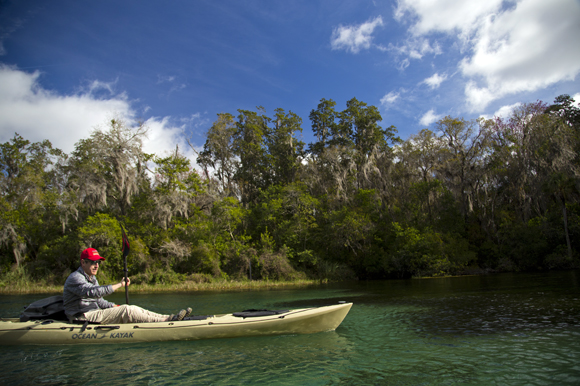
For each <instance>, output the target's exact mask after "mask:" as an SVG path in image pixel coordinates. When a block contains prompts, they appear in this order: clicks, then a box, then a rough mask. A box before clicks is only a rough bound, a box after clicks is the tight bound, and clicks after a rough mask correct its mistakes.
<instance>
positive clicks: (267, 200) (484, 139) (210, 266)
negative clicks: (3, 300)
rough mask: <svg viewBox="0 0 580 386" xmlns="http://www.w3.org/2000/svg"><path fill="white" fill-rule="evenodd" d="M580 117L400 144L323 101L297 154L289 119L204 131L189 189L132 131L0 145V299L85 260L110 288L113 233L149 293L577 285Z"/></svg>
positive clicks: (117, 124) (565, 111)
mask: <svg viewBox="0 0 580 386" xmlns="http://www.w3.org/2000/svg"><path fill="white" fill-rule="evenodd" d="M578 111H580V110H579V109H578V108H577V107H576V105H575V104H574V101H573V100H572V98H570V97H569V96H566V95H563V96H560V97H558V98H556V101H555V102H554V104H553V105H551V106H547V105H546V104H543V103H542V102H537V103H531V104H522V105H520V106H519V107H518V108H516V109H515V110H514V112H513V113H512V114H511V115H510V116H509V117H508V118H505V119H503V118H494V119H490V120H485V119H479V120H477V121H466V120H464V119H463V118H459V117H450V116H448V117H445V118H443V119H441V120H440V121H438V122H436V130H435V131H430V130H428V129H424V130H421V131H420V132H419V133H418V134H417V135H412V136H411V137H410V138H409V139H408V140H406V141H404V142H401V141H400V139H399V138H397V137H396V135H395V133H396V130H395V128H394V127H393V126H389V127H381V126H380V125H379V123H380V122H381V121H382V117H381V114H380V112H379V110H378V109H377V108H376V107H375V106H369V105H367V104H366V103H364V102H362V101H359V100H357V99H356V98H352V99H350V100H348V101H347V102H346V107H345V109H344V110H342V111H338V110H337V109H336V102H334V101H333V100H331V99H322V100H321V101H320V103H319V104H318V106H317V108H316V109H314V110H312V111H311V113H310V116H309V118H310V121H311V124H312V131H313V133H314V135H315V137H316V139H315V141H314V142H313V143H310V144H309V145H308V147H307V149H306V150H305V147H304V144H303V143H302V142H301V141H300V140H299V136H300V133H301V132H302V120H301V118H300V117H298V116H297V115H296V114H294V113H292V112H291V111H286V110H284V109H281V108H279V109H276V110H275V111H274V115H273V116H267V115H266V112H265V111H264V109H263V108H261V107H258V108H257V111H250V110H241V109H240V110H238V115H237V117H234V116H233V115H232V114H229V113H222V114H218V117H217V120H216V122H214V123H213V124H212V126H211V128H210V129H209V130H208V133H207V140H206V143H205V145H204V148H203V150H202V151H201V152H200V153H199V157H198V159H197V165H200V166H201V167H202V172H201V173H198V172H197V171H196V170H194V168H193V165H194V163H193V162H192V160H190V159H188V158H186V157H185V156H184V155H183V154H181V153H180V152H179V148H177V147H176V149H175V152H174V153H172V154H169V155H164V156H158V155H155V154H146V153H144V152H143V150H142V141H143V138H144V136H145V134H146V132H147V128H146V127H145V126H144V125H142V124H139V125H136V126H135V127H131V126H129V125H128V124H126V123H124V122H122V121H120V120H117V119H114V120H111V121H109V122H107V124H106V125H105V126H104V127H103V128H99V129H96V130H95V131H94V132H93V133H92V134H91V135H90V137H89V138H86V139H82V140H80V141H79V142H78V143H77V144H76V146H75V150H74V151H73V152H72V153H71V154H70V155H67V154H64V153H63V152H62V151H60V150H58V149H54V148H52V145H51V144H50V142H49V141H43V142H38V143H32V142H30V141H28V140H26V139H25V138H22V137H21V136H20V135H18V134H15V135H14V137H13V138H12V139H11V140H9V141H8V142H6V143H3V144H0V283H3V284H2V285H11V284H10V283H20V284H19V285H25V284H24V283H27V282H29V281H30V280H36V281H40V280H44V282H45V283H54V284H59V283H62V282H63V281H64V279H65V278H66V276H67V275H68V274H69V273H70V272H71V271H72V270H74V269H76V267H77V266H78V259H79V254H80V252H81V251H82V250H83V249H84V248H86V247H89V246H90V247H95V248H97V249H98V250H99V252H100V253H101V254H102V255H103V256H105V257H106V259H107V260H106V263H105V264H103V266H102V267H101V273H100V275H101V278H100V281H101V282H103V283H106V282H108V281H112V280H118V279H119V278H120V277H121V276H122V274H123V261H122V255H121V246H120V240H121V231H120V228H119V224H118V222H117V220H116V219H117V218H120V219H122V221H123V223H124V224H125V225H126V228H127V232H128V236H129V241H130V243H131V253H130V254H129V257H128V265H129V267H128V268H129V273H130V275H131V276H132V277H133V279H134V280H133V281H134V282H135V283H144V284H155V283H159V284H171V283H173V284H175V283H178V282H182V281H192V282H198V283H200V282H207V281H211V280H226V279H227V280H230V279H234V280H249V279H250V278H251V279H253V280H295V279H299V278H303V277H305V276H309V277H311V278H317V279H321V280H324V279H333V280H342V279H350V278H354V277H356V278H359V279H380V278H386V277H413V276H420V277H424V276H439V275H448V274H461V273H463V272H466V271H467V270H469V271H477V269H481V270H485V271H494V270H495V271H502V270H510V271H511V270H537V269H569V268H575V267H578V266H580V260H579V251H580V241H579V240H580V209H579V208H580V189H579V188H578V187H579V186H580V183H579V181H580V180H579V177H578V176H580V152H579V149H580V135H579V134H578V125H577V123H578V122H577V121H578V119H577V118H578V115H579V114H578ZM395 144H400V146H396V147H392V146H393V145H395ZM192 147H193V146H192ZM476 265H477V266H478V267H476Z"/></svg>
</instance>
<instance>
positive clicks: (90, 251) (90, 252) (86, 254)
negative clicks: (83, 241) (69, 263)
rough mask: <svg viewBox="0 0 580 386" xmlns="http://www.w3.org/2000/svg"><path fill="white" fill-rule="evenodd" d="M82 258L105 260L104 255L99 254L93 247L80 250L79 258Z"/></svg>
mask: <svg viewBox="0 0 580 386" xmlns="http://www.w3.org/2000/svg"><path fill="white" fill-rule="evenodd" d="M83 259H89V260H92V261H97V260H105V258H104V257H102V256H100V255H99V252H98V251H97V250H96V249H95V248H87V249H85V250H84V251H82V252H81V260H83Z"/></svg>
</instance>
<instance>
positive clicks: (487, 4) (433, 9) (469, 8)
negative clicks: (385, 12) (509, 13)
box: [394, 0, 503, 39]
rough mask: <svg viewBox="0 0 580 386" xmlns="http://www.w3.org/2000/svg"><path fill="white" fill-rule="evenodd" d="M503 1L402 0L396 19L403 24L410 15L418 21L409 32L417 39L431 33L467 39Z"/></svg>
mask: <svg viewBox="0 0 580 386" xmlns="http://www.w3.org/2000/svg"><path fill="white" fill-rule="evenodd" d="M502 2H503V0H486V1H465V0H438V1H437V0H436V1H433V0H400V1H399V2H398V4H397V8H396V9H395V15H394V16H395V19H397V20H399V21H403V20H404V18H405V17H406V16H407V15H408V14H410V16H411V18H414V19H415V20H417V22H416V23H415V24H413V26H412V27H411V29H410V32H411V33H412V34H413V35H415V36H420V35H425V34H428V33H431V32H434V31H435V32H446V33H455V32H459V33H460V36H462V37H463V38H464V39H468V38H469V35H470V33H471V32H473V30H474V29H476V28H477V25H478V23H480V22H481V18H482V17H485V16H487V15H490V14H493V13H494V12H496V11H497V10H498V9H499V8H500V7H501V4H502Z"/></svg>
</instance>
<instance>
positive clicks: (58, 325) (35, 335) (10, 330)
mask: <svg viewBox="0 0 580 386" xmlns="http://www.w3.org/2000/svg"><path fill="white" fill-rule="evenodd" d="M351 306H352V303H343V304H338V305H332V306H325V307H316V308H305V309H297V310H291V311H289V312H287V313H284V314H279V315H268V316H260V317H247V318H242V317H236V316H234V315H233V314H224V315H215V316H211V317H208V318H207V319H204V320H184V321H180V322H155V323H127V324H115V325H101V324H90V325H88V326H86V327H83V325H81V324H73V323H67V322H60V321H29V322H20V321H18V319H13V320H6V319H4V321H0V345H45V344H79V343H80V344H107V343H109V344H110V343H140V342H160V341H172V340H198V339H216V338H237V337H245V336H265V335H285V334H312V333H317V332H323V331H331V330H334V329H336V328H337V327H338V326H339V325H340V323H342V321H343V320H344V318H345V317H346V315H347V314H348V312H349V310H350V308H351Z"/></svg>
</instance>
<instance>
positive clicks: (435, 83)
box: [421, 73, 447, 90]
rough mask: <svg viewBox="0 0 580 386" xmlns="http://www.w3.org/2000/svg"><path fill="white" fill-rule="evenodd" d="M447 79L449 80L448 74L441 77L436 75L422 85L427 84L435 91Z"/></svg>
mask: <svg viewBox="0 0 580 386" xmlns="http://www.w3.org/2000/svg"><path fill="white" fill-rule="evenodd" d="M446 79H447V74H443V75H439V74H437V73H435V74H433V75H432V76H430V77H429V78H427V79H425V80H424V81H422V82H421V83H425V84H426V85H428V86H429V87H431V89H432V90H433V89H436V88H438V87H439V86H441V83H443V82H444V81H445V80H446Z"/></svg>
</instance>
